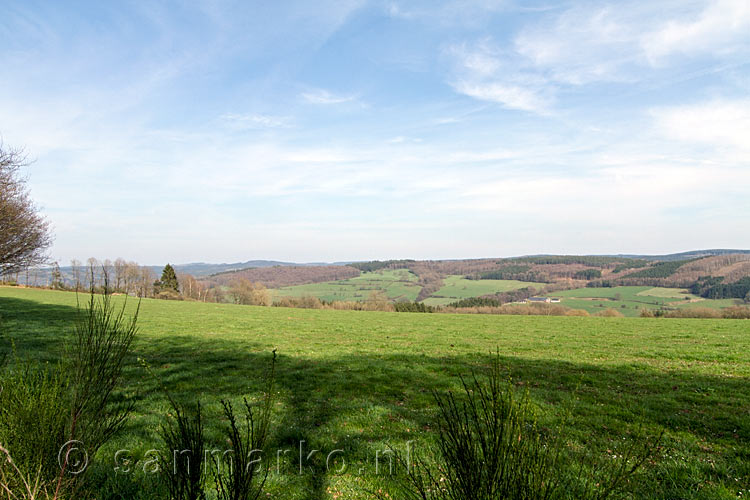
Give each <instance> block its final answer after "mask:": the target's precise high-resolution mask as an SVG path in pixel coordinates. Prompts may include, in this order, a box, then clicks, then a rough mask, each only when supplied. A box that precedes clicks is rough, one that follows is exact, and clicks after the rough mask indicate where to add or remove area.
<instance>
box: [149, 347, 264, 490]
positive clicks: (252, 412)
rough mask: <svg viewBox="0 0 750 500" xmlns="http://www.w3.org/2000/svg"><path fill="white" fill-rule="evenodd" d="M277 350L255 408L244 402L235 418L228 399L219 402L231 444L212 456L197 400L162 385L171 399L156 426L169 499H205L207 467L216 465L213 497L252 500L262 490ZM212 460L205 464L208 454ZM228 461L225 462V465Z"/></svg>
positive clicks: (162, 470) (227, 439)
mask: <svg viewBox="0 0 750 500" xmlns="http://www.w3.org/2000/svg"><path fill="white" fill-rule="evenodd" d="M275 367H276V351H274V352H273V359H272V360H271V367H270V370H269V373H268V374H267V375H266V377H265V381H266V384H267V385H266V390H265V392H264V395H263V398H262V402H261V404H260V407H259V408H254V407H253V406H252V405H251V404H250V403H249V402H248V400H247V399H244V400H243V403H244V415H243V417H242V419H243V420H244V422H242V423H240V422H239V421H238V417H237V414H236V413H235V410H234V407H233V405H232V403H231V402H229V401H225V400H222V401H221V404H222V407H223V416H224V418H225V419H226V421H227V422H228V424H227V426H226V427H225V429H224V437H225V440H226V442H227V443H229V444H230V446H231V448H230V449H229V450H227V452H226V453H223V454H220V455H219V456H217V455H215V454H213V451H211V447H210V446H209V444H208V441H207V438H206V435H205V423H204V418H203V411H202V407H201V404H200V401H197V402H196V404H195V405H184V404H180V403H178V402H177V401H176V400H175V399H174V398H173V397H172V396H171V395H170V394H169V392H168V391H167V390H166V388H164V387H162V389H163V391H164V393H165V394H166V396H167V399H168V400H169V403H170V407H171V410H170V413H169V414H168V415H167V417H166V420H165V422H164V424H163V425H162V427H161V429H160V435H161V438H162V440H163V441H164V445H165V447H166V451H167V454H166V455H162V456H161V457H160V467H159V472H160V474H161V478H162V481H163V483H164V484H165V486H166V488H167V490H168V492H169V498H170V500H205V498H206V496H207V495H206V490H207V482H208V481H207V480H208V476H207V474H206V472H207V465H213V466H214V469H213V470H214V474H213V476H214V479H215V488H216V495H217V498H218V499H219V500H256V499H257V498H259V497H260V495H261V493H262V492H263V487H264V485H265V482H266V478H267V477H268V469H267V468H266V469H265V470H261V469H259V468H258V459H259V458H260V457H261V456H262V452H263V450H264V448H265V447H266V444H267V442H268V437H269V433H270V427H271V411H272V408H273V390H274V381H275ZM209 451H211V454H210V456H211V458H212V461H213V463H212V464H211V463H208V460H209V459H208V456H209V453H207V452H209ZM227 459H228V463H227Z"/></svg>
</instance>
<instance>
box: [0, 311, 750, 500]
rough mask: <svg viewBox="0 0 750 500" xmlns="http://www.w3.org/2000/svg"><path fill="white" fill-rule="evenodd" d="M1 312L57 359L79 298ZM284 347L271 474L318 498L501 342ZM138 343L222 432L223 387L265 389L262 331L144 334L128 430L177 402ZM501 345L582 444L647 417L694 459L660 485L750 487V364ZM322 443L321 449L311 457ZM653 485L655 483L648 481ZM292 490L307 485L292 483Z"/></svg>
mask: <svg viewBox="0 0 750 500" xmlns="http://www.w3.org/2000/svg"><path fill="white" fill-rule="evenodd" d="M0 315H2V316H3V319H4V321H5V327H6V330H7V331H8V332H9V335H10V337H11V338H13V339H14V340H15V341H16V344H17V346H18V347H19V351H20V352H27V353H31V354H32V355H33V356H34V357H37V356H38V357H39V358H42V359H48V358H54V357H55V355H56V353H57V352H59V343H60V337H61V335H60V333H59V332H60V331H62V330H65V329H68V331H69V329H70V323H71V322H72V321H73V320H74V319H75V308H70V307H64V306H45V305H40V304H38V303H35V302H31V301H24V300H19V299H2V300H0ZM279 354H280V356H279V360H278V364H277V380H276V388H277V390H278V395H277V402H278V404H277V407H276V409H275V427H274V428H275V435H274V438H273V442H272V443H271V446H272V448H273V449H274V450H276V449H282V450H287V449H288V450H291V455H289V456H291V457H293V458H292V459H290V460H285V461H283V463H282V465H281V468H280V470H281V471H282V473H283V474H282V477H281V478H275V479H274V478H272V479H273V480H272V481H271V484H270V486H271V487H272V488H273V487H274V484H276V488H278V490H279V491H282V492H283V491H286V492H287V493H288V494H287V495H282V497H283V498H307V499H322V498H328V497H329V496H330V492H329V491H328V490H329V488H330V487H331V483H332V474H331V472H330V471H329V470H328V468H327V464H326V458H327V454H328V453H329V452H331V451H333V450H342V453H341V455H340V456H341V457H343V458H344V459H345V460H346V461H347V464H348V465H349V466H350V468H349V469H347V472H346V474H351V475H358V474H361V473H362V471H363V470H364V471H365V472H364V474H365V475H367V474H370V475H371V474H372V471H373V466H374V458H375V454H376V453H377V451H378V450H383V449H384V448H385V444H386V443H388V442H390V443H394V444H403V443H405V442H406V441H409V440H415V441H416V442H418V443H419V442H429V441H430V439H431V438H430V436H431V435H432V433H431V431H430V427H429V426H430V423H431V422H432V418H433V416H434V407H433V404H432V395H431V392H432V391H433V390H437V391H444V390H448V389H457V388H458V387H459V386H458V381H457V375H459V374H468V373H470V372H471V371H472V370H479V371H481V370H483V369H484V368H485V367H487V366H489V364H490V361H491V359H492V354H491V353H477V354H466V353H459V354H453V353H445V355H444V356H439V357H435V356H424V355H411V354H407V353H401V354H394V353H383V354H382V355H377V354H372V353H368V354H366V355H352V354H346V355H331V356H326V355H321V356H316V357H302V356H295V357H290V356H286V355H284V353H283V352H280V353H279ZM136 357H142V358H144V359H146V360H147V361H148V363H149V364H150V365H151V366H152V367H153V369H154V371H155V372H156V373H157V374H158V376H159V377H160V379H161V381H162V382H163V383H164V385H165V386H166V387H167V388H168V390H169V391H170V392H171V393H172V394H173V395H175V396H176V397H177V398H180V399H187V400H190V399H192V400H194V399H196V398H200V399H201V400H202V401H204V402H206V403H208V405H207V411H208V415H209V418H208V425H209V427H211V428H212V429H211V432H210V433H209V435H210V434H211V433H213V434H214V435H215V434H216V429H217V428H218V427H219V426H220V425H223V422H222V421H221V420H220V419H219V418H218V405H217V402H218V400H219V399H220V398H224V399H226V398H229V399H236V398H240V397H242V396H244V395H251V396H252V395H257V394H258V393H259V391H261V390H262V389H263V381H262V374H263V373H264V371H265V370H266V369H267V367H268V363H269V360H270V353H269V352H267V351H263V350H261V344H260V343H256V342H254V341H253V339H252V336H248V337H247V339H246V340H242V341H239V340H228V339H226V338H222V337H221V336H216V337H215V338H199V337H191V336H187V335H185V336H170V337H167V336H161V337H150V336H149V337H146V338H140V339H139V340H138V341H137V343H136V346H135V353H134V356H133V357H132V359H130V364H129V365H128V368H127V370H126V377H127V382H128V387H127V389H126V392H127V393H128V394H129V395H130V397H135V398H137V406H136V415H134V418H132V419H131V420H130V422H129V423H128V426H127V428H126V430H125V432H124V435H123V436H122V437H121V438H119V439H118V443H117V444H118V445H122V446H127V447H144V448H148V447H158V438H157V437H156V430H157V427H158V424H159V423H160V422H161V418H162V416H163V415H164V413H165V412H166V409H167V405H166V401H165V400H164V397H163V395H162V394H161V392H160V391H159V388H158V384H157V383H156V382H155V381H154V380H153V379H152V378H151V377H149V376H148V375H146V374H145V373H144V370H143V369H142V368H141V367H140V366H139V365H138V363H137V362H136V360H135V358H136ZM501 359H502V363H503V364H504V366H506V367H507V369H508V372H509V374H511V375H512V378H513V381H514V383H515V384H516V385H517V386H518V387H520V388H524V389H528V390H529V392H530V395H531V397H532V398H533V399H534V400H535V401H536V402H537V403H539V404H540V406H541V407H542V409H543V410H545V414H544V416H543V419H545V420H546V421H547V422H548V423H550V424H554V423H556V422H559V419H560V418H561V415H562V413H564V411H563V410H564V409H566V408H571V410H572V414H571V416H570V417H569V419H568V424H569V425H568V427H566V429H567V431H566V438H568V439H570V440H571V441H572V442H575V443H577V445H578V446H579V447H582V448H587V447H591V448H593V449H599V450H607V449H611V448H612V447H615V446H617V445H618V444H617V443H618V442H619V443H620V445H621V444H622V438H623V436H625V435H627V434H628V433H630V432H632V431H634V430H636V429H637V428H638V427H639V426H643V428H644V430H645V431H646V432H648V433H650V434H656V433H658V431H659V429H661V428H664V429H666V430H667V432H668V435H667V439H668V444H669V446H671V447H674V448H675V449H677V450H678V451H677V452H676V453H679V454H681V455H682V458H683V460H684V461H685V462H686V463H688V462H689V463H690V464H689V465H690V467H693V469H694V470H693V472H691V474H690V475H689V476H685V477H683V476H679V477H677V476H676V477H677V479H674V478H673V479H672V480H673V481H678V482H681V483H680V484H673V485H671V486H670V487H669V488H666V487H665V488H664V489H663V491H662V492H661V493H654V492H651V493H650V494H651V495H652V496H651V498H669V497H670V496H672V497H674V496H675V495H682V496H684V497H685V498H704V497H702V496H701V494H700V491H701V488H704V487H706V485H711V484H713V485H714V486H715V485H716V484H732V485H736V484H739V486H740V487H741V486H742V485H743V484H744V485H745V487H750V466H748V463H750V384H749V381H748V380H747V379H746V378H740V377H722V376H711V375H704V374H696V373H691V372H686V371H670V372H667V371H663V370H657V369H653V368H651V367H648V366H646V365H634V364H631V365H618V366H612V365H609V366H599V365H591V364H585V363H574V362H569V361H560V360H550V359H544V360H538V359H524V358H520V357H514V356H504V355H502V353H501ZM212 411H213V413H211V412H212ZM300 443H302V446H303V453H302V454H303V460H302V468H303V471H302V474H300V473H299V465H300V464H299V458H300V457H299V453H300ZM311 450H320V451H319V452H318V453H315V454H313V455H312V456H311V457H310V458H308V453H309V452H310V451H311ZM285 456H287V455H285ZM271 458H272V459H274V460H276V459H277V457H271ZM679 466H680V465H676V466H675V467H679ZM337 467H338V462H337ZM683 483H684V484H683ZM367 484H373V483H367ZM701 485H702V486H701ZM650 488H651V486H649V485H644V486H643V487H642V490H643V491H644V492H648V491H650ZM670 488H671V489H670ZM292 490H294V491H295V492H297V493H294V495H292V494H289V491H292ZM705 498H708V497H705Z"/></svg>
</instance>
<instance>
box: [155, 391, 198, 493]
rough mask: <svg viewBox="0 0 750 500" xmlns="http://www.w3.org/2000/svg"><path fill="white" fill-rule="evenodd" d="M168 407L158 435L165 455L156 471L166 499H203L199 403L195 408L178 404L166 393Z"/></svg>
mask: <svg viewBox="0 0 750 500" xmlns="http://www.w3.org/2000/svg"><path fill="white" fill-rule="evenodd" d="M167 397H168V398H169V403H170V405H171V408H172V409H171V413H170V414H168V416H167V419H166V421H165V423H164V425H163V426H162V427H161V429H160V434H161V437H162V439H163V440H164V444H165V446H166V452H167V455H165V456H161V459H160V466H159V472H160V473H161V477H162V479H163V481H164V483H165V485H166V487H167V491H169V498H170V500H205V498H206V493H205V485H204V479H205V474H204V472H205V468H204V463H205V458H206V449H207V448H208V447H207V445H206V438H205V436H204V433H203V427H204V424H203V416H202V412H201V404H200V401H198V402H196V404H195V406H186V405H181V404H178V403H177V402H176V401H175V400H174V399H173V398H172V397H171V396H169V395H168V394H167Z"/></svg>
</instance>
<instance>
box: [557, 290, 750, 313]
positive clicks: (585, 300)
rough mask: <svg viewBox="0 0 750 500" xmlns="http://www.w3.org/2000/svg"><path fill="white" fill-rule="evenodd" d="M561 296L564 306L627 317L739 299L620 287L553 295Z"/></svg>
mask: <svg viewBox="0 0 750 500" xmlns="http://www.w3.org/2000/svg"><path fill="white" fill-rule="evenodd" d="M550 295H551V296H552V297H560V299H561V303H562V305H564V306H567V307H570V308H573V309H584V310H586V311H588V312H590V313H592V314H593V313H596V312H599V311H601V310H603V309H617V310H618V311H620V312H621V313H622V314H623V315H625V316H630V317H635V316H639V315H640V312H641V309H661V308H662V307H664V308H670V309H684V308H689V307H708V308H711V309H720V308H724V307H731V306H733V305H735V304H736V303H738V302H741V301H737V300H735V299H721V300H712V299H704V298H701V297H698V296H697V295H692V294H690V293H688V291H687V290H682V289H679V288H654V287H650V286H617V287H612V288H577V289H575V290H564V291H560V292H554V293H552V294H550Z"/></svg>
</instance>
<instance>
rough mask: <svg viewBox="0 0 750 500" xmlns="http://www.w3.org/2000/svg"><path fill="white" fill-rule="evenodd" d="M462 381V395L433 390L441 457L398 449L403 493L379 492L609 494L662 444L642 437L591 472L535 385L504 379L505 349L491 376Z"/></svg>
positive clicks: (461, 497)
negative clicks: (550, 424)
mask: <svg viewBox="0 0 750 500" xmlns="http://www.w3.org/2000/svg"><path fill="white" fill-rule="evenodd" d="M461 383H462V386H463V397H462V398H461V399H459V398H457V397H456V396H454V395H453V394H452V393H448V394H445V395H441V394H438V393H434V398H435V402H436V404H437V406H438V420H437V433H438V436H437V439H438V444H437V450H436V451H437V453H436V457H435V460H434V462H430V461H427V460H425V459H423V458H420V457H416V458H412V457H406V458H404V457H403V456H402V455H400V454H399V453H395V452H394V453H395V455H396V457H397V460H398V462H399V464H400V466H401V468H402V469H404V470H405V471H406V472H405V473H404V474H403V475H401V476H400V477H399V478H398V479H397V481H396V483H397V484H396V489H397V492H393V493H394V494H393V495H391V496H389V494H386V493H383V492H382V491H379V492H377V493H376V494H375V495H376V496H377V497H378V498H381V499H384V498H391V497H392V498H405V499H407V500H431V499H439V500H498V499H508V500H511V499H514V500H515V499H527V500H550V499H561V498H567V497H569V496H570V495H571V494H573V495H574V497H575V498H578V499H584V500H587V499H590V500H604V499H606V498H609V497H611V496H613V495H614V494H615V493H618V492H621V491H622V490H623V489H624V488H625V486H626V485H627V482H628V480H629V479H630V478H631V477H632V476H633V475H634V474H635V472H636V471H637V470H638V469H639V468H640V467H641V466H642V465H643V464H644V463H645V462H646V461H647V460H648V459H649V458H650V457H651V456H652V455H653V452H654V450H655V449H656V444H655V443H649V442H647V441H644V442H643V443H640V442H637V441H636V442H634V444H633V445H632V446H631V447H630V448H629V449H628V451H627V452H626V453H625V454H624V455H623V456H622V457H621V459H620V460H619V462H616V463H614V465H612V466H611V467H609V468H608V469H607V470H605V471H603V472H599V473H596V474H594V473H588V472H585V471H586V470H588V469H587V465H588V464H586V463H584V462H583V461H582V460H575V459H573V458H571V457H570V456H568V455H567V454H566V452H565V448H564V443H563V442H562V440H561V439H560V438H558V437H555V436H553V435H551V434H550V433H549V432H547V431H545V430H544V429H543V428H542V427H540V425H539V424H538V420H537V414H536V410H535V408H534V406H533V405H532V403H531V402H530V399H529V395H528V392H525V393H524V394H523V395H522V396H521V397H517V396H516V394H515V390H514V388H513V385H512V383H511V382H510V380H508V381H503V376H502V370H501V368H500V361H499V356H498V357H497V358H496V359H495V362H494V363H493V367H492V369H491V371H490V373H489V377H488V380H487V381H486V382H484V383H483V382H480V381H479V380H478V378H477V377H476V375H473V376H472V378H471V379H469V380H466V379H464V378H461ZM659 439H660V438H659ZM659 439H657V440H656V442H657V443H658V441H659ZM641 445H643V446H642V448H641Z"/></svg>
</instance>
